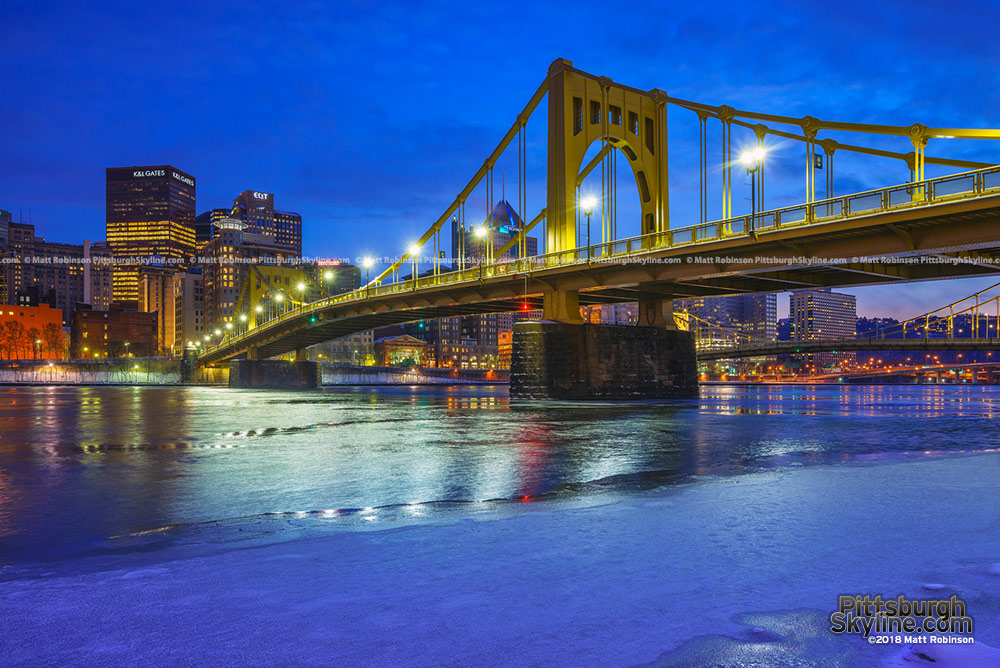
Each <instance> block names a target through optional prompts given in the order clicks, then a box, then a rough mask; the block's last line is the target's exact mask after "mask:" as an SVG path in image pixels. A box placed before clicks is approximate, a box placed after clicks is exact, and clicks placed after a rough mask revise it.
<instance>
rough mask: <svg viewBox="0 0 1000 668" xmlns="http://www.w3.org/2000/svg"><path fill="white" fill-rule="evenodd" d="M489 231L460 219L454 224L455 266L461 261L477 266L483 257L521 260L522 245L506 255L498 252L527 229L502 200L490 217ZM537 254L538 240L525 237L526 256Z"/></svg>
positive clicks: (511, 249) (452, 235) (515, 212)
mask: <svg viewBox="0 0 1000 668" xmlns="http://www.w3.org/2000/svg"><path fill="white" fill-rule="evenodd" d="M489 227H490V229H492V233H487V232H488V230H487V229H486V227H485V226H469V227H466V226H464V225H461V224H459V222H458V221H457V219H453V220H452V225H451V257H452V264H453V265H455V264H458V263H459V258H462V263H463V264H464V265H465V266H469V265H475V264H478V263H479V262H480V261H481V260H482V258H484V257H492V258H493V259H495V260H514V259H516V258H518V257H522V253H521V251H520V249H519V244H514V245H513V246H512V247H511V248H510V249H508V250H507V251H505V252H503V253H498V251H499V250H500V249H501V248H503V247H504V246H505V245H507V242H509V241H510V240H511V239H513V238H514V237H515V236H516V235H517V233H518V232H519V231H521V230H522V229H524V221H523V220H521V217H520V216H519V215H518V214H517V211H515V210H514V207H512V206H511V205H510V202H508V201H507V200H500V201H499V202H498V203H497V205H496V206H495V207H493V213H492V214H491V215H490V226H489ZM537 254H538V239H536V238H535V237H525V238H524V252H523V256H524V257H530V256H532V255H537Z"/></svg>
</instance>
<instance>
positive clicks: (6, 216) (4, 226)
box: [0, 209, 13, 251]
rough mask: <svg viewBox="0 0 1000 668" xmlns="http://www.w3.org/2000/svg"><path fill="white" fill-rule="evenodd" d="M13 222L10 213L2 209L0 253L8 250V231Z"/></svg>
mask: <svg viewBox="0 0 1000 668" xmlns="http://www.w3.org/2000/svg"><path fill="white" fill-rule="evenodd" d="M11 222H13V216H11V213H10V211H4V210H3V209H0V251H3V250H7V239H8V230H9V228H10V224H11Z"/></svg>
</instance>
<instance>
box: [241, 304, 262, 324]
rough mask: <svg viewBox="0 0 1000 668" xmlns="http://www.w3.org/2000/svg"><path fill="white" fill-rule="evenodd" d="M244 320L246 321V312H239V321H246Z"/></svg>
mask: <svg viewBox="0 0 1000 668" xmlns="http://www.w3.org/2000/svg"><path fill="white" fill-rule="evenodd" d="M257 308H260V307H259V306H258V307H257ZM246 321H247V314H246V313H240V322H246Z"/></svg>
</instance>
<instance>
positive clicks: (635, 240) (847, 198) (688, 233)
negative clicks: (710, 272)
mask: <svg viewBox="0 0 1000 668" xmlns="http://www.w3.org/2000/svg"><path fill="white" fill-rule="evenodd" d="M998 193H1000V165H997V166H993V167H987V168H984V169H979V170H974V171H969V172H962V173H959V174H952V175H948V176H943V177H938V178H934V179H926V180H923V181H917V182H912V183H905V184H901V185H895V186H889V187H887V188H878V189H875V190H869V191H866V192H860V193H852V194H848V195H841V196H838V197H831V198H829V199H825V200H820V201H817V202H812V203H808V204H798V205H794V206H789V207H783V208H780V209H772V210H769V211H762V212H760V213H756V214H754V215H753V216H750V215H745V216H736V217H733V218H728V219H723V220H716V221H712V222H707V223H701V224H698V225H690V226H687V227H680V228H674V229H669V230H662V231H658V232H652V233H649V234H644V235H639V236H634V237H628V238H625V239H617V240H614V241H609V242H604V243H599V244H593V245H591V246H589V247H587V246H584V247H580V248H576V249H571V250H567V251H559V252H554V253H545V254H542V255H535V256H531V257H526V258H520V259H515V260H495V261H489V262H481V263H479V264H476V265H472V266H470V267H467V268H464V269H462V270H458V271H448V272H440V273H437V274H433V275H429V276H420V277H418V278H417V280H416V281H414V280H413V279H409V280H406V279H401V280H397V281H395V282H392V283H382V284H379V285H369V286H366V287H363V288H359V289H357V290H354V291H351V292H347V293H344V294H341V295H335V296H332V297H327V298H325V299H322V300H320V301H318V302H313V303H311V304H305V305H302V306H301V307H297V308H292V309H290V310H289V311H287V312H285V313H283V314H281V315H279V316H278V317H276V318H273V319H271V320H268V321H267V322H266V323H261V325H260V326H264V325H266V326H269V327H273V326H277V325H278V324H281V323H282V322H286V321H288V320H290V319H294V318H296V317H299V316H301V315H307V314H311V313H315V312H317V311H321V310H323V309H326V308H329V307H330V306H334V305H337V304H343V303H348V302H353V301H362V300H365V299H369V298H371V297H383V296H391V295H393V294H401V293H407V292H412V291H415V290H420V289H425V288H434V287H437V286H441V285H451V284H457V283H469V282H475V281H483V280H486V279H489V278H494V277H499V276H510V275H515V274H530V273H531V272H534V271H539V270H543V269H551V268H556V267H560V266H567V265H583V264H592V263H594V262H601V261H609V260H621V259H626V258H629V257H634V256H639V255H642V254H645V253H650V252H652V251H661V250H665V249H671V248H682V247H686V246H693V245H698V244H703V243H707V242H713V241H719V240H722V239H728V238H736V237H748V236H751V237H752V236H753V235H756V234H759V233H762V232H774V231H777V230H781V229H786V228H793V227H799V226H807V225H817V224H824V223H828V222H831V221H835V220H843V219H848V218H852V217H861V216H868V215H872V214H874V213H880V212H888V211H892V210H897V209H904V208H910V207H916V206H926V205H930V204H938V203H943V202H947V201H952V200H958V199H967V198H975V197H983V196H989V195H996V194H998ZM260 326H258V328H257V329H259V327H260ZM257 329H254V330H250V331H238V332H237V331H234V332H233V333H231V334H229V335H228V336H226V337H225V338H224V339H223V340H222V341H220V342H219V343H218V344H217V345H215V346H213V347H212V348H209V349H207V350H205V351H204V352H203V354H204V353H211V352H213V351H216V350H217V349H220V348H227V347H230V346H233V345H236V344H240V343H242V341H243V340H244V339H246V338H247V337H248V336H249V335H250V334H251V333H253V332H256V331H257Z"/></svg>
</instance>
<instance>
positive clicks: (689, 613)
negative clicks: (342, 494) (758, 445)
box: [0, 453, 1000, 668]
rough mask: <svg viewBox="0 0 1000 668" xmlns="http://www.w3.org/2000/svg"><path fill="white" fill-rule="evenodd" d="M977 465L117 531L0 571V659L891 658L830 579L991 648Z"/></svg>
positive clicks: (777, 662)
mask: <svg viewBox="0 0 1000 668" xmlns="http://www.w3.org/2000/svg"><path fill="white" fill-rule="evenodd" d="M998 472H1000V454H995V453H991V454H980V455H957V456H942V457H937V456H927V457H922V458H920V459H919V460H913V461H906V462H903V463H881V462H880V463H877V464H858V463H853V464H847V465H835V466H817V467H806V468H790V469H783V470H778V471H771V472H764V473H758V474H753V475H744V476H739V477H736V478H731V477H726V478H708V479H701V480H698V481H696V482H694V483H692V484H687V485H681V486H679V487H675V488H671V489H670V490H668V491H662V492H657V493H653V494H646V495H638V496H630V497H628V498H625V499H623V500H620V501H618V502H614V503H607V504H605V505H600V506H594V507H586V508H566V507H563V506H561V505H558V504H555V503H539V504H522V505H521V510H520V512H518V513H516V514H515V516H514V517H507V518H505V519H492V518H488V516H483V515H477V516H476V519H472V518H468V519H465V520H464V521H453V520H450V521H449V522H448V523H446V524H443V525H442V524H426V523H423V521H422V520H421V519H420V518H419V517H414V518H413V519H412V520H410V521H408V522H404V523H403V524H405V526H396V527H395V528H392V529H388V530H381V531H376V530H369V531H364V530H350V531H330V532H328V535H322V533H321V534H319V535H316V534H313V535H312V537H309V538H302V539H298V540H292V541H289V542H283V543H278V544H263V543H251V542H247V543H245V544H243V543H240V542H239V541H236V542H234V543H232V549H230V550H226V551H225V552H222V553H219V554H213V555H210V556H200V557H190V556H187V555H186V554H185V552H184V550H183V549H177V550H163V551H153V552H144V551H139V552H137V553H133V554H122V555H119V556H118V557H115V559H114V560H113V562H111V563H110V567H109V568H107V569H104V570H101V571H98V572H89V573H80V572H77V571H76V570H75V569H76V565H75V564H73V563H66V564H57V563H53V564H52V565H51V568H50V570H49V572H48V573H47V575H45V577H41V578H35V579H22V580H16V581H8V582H4V583H2V584H0V617H2V618H3V619H5V620H7V622H6V623H5V629H4V633H3V634H0V663H2V664H3V665H5V666H40V665H74V666H117V665H121V666H125V665H135V664H138V663H144V664H150V665H157V666H173V665H345V666H435V667H437V666H445V665H447V666H496V667H501V666H525V665H537V666H585V665H588V666H589V665H592V666H655V667H658V668H666V667H673V666H685V667H687V668H698V667H700V666H705V667H708V666H717V665H725V666H728V665H736V662H737V661H739V662H740V663H739V665H762V666H763V665H766V666H772V667H773V666H789V667H791V666H803V665H811V666H859V667H860V666H865V667H868V666H874V665H885V664H886V663H887V662H890V661H892V660H893V656H894V655H898V654H899V653H900V652H901V651H902V650H904V649H905V648H903V647H898V646H897V647H893V646H889V647H886V646H872V645H868V644H867V643H865V642H864V641H863V640H862V639H861V638H858V637H855V636H834V635H832V634H830V633H829V631H828V622H827V617H828V616H829V614H830V613H831V612H832V611H834V609H835V606H836V604H837V597H838V596H840V595H843V594H848V593H850V594H854V593H872V594H874V593H883V594H885V595H890V596H896V595H898V594H904V595H907V596H911V597H914V598H927V597H929V596H933V597H935V598H944V597H947V596H951V595H952V594H953V593H954V594H956V595H958V596H959V597H960V598H962V599H963V600H965V601H967V603H968V606H969V614H970V615H971V616H972V617H973V618H974V619H975V628H976V634H975V639H976V642H977V643H978V647H979V648H982V647H983V646H984V645H992V646H994V647H996V646H1000V606H998V605H997V602H998V601H1000V568H998V567H997V566H996V564H997V563H998V562H1000V532H998V531H997V516H998V510H1000V500H998V498H997V496H996V492H995V490H996V482H995V481H996V479H997V473H998ZM375 512H376V514H377V511H375ZM372 525H373V526H378V522H372ZM88 619H89V620H93V622H94V623H82V620H88ZM69 620H77V621H76V622H71V621H69ZM904 665H910V664H909V663H906V664H904ZM913 665H921V664H920V663H915V664H913ZM927 665H928V666H931V665H942V664H941V663H934V664H932V663H928V664H927ZM943 665H947V664H943ZM952 665H963V664H952Z"/></svg>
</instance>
